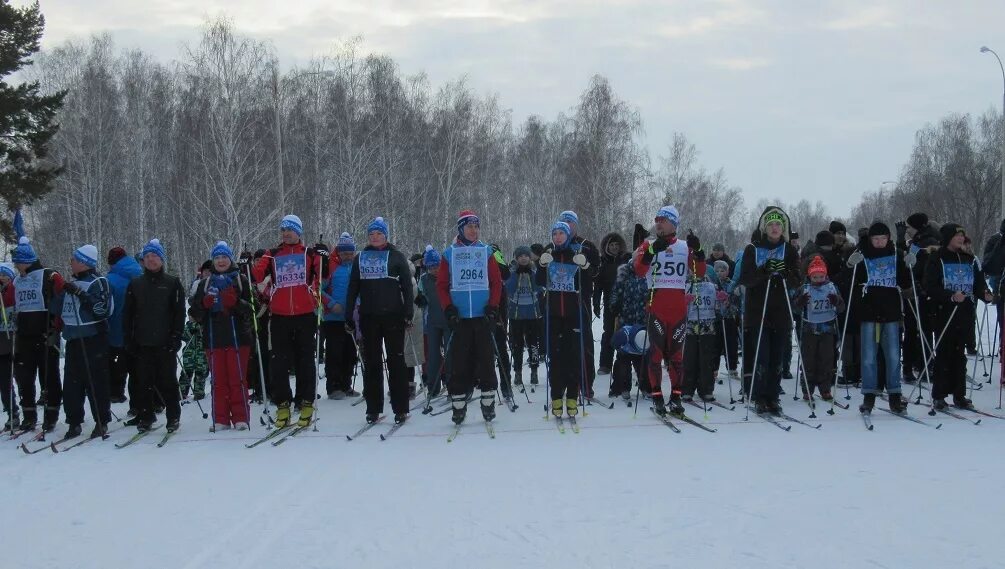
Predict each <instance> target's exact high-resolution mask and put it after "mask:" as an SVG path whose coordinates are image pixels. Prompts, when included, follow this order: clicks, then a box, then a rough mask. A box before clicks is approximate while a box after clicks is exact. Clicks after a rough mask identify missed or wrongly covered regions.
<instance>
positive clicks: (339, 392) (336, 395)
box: [328, 389, 345, 401]
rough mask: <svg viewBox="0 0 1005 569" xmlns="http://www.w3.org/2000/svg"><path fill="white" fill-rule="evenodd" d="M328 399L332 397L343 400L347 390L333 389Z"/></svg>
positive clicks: (335, 399)
mask: <svg viewBox="0 0 1005 569" xmlns="http://www.w3.org/2000/svg"><path fill="white" fill-rule="evenodd" d="M328 399H331V400H332V401H341V400H343V399H345V391H342V390H341V389H336V390H335V391H332V392H331V393H329V394H328Z"/></svg>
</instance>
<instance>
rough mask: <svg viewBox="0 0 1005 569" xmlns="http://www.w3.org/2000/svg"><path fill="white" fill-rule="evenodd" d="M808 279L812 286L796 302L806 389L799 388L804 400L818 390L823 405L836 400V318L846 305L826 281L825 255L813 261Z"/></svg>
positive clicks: (807, 271)
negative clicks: (833, 389) (800, 314)
mask: <svg viewBox="0 0 1005 569" xmlns="http://www.w3.org/2000/svg"><path fill="white" fill-rule="evenodd" d="M806 277H807V278H808V279H809V281H810V282H809V284H806V285H804V286H803V288H802V291H801V293H800V294H799V295H798V296H797V297H796V299H795V302H794V303H795V305H796V308H798V309H799V310H800V311H802V312H803V329H802V336H801V338H800V345H801V346H802V349H803V362H804V363H803V374H804V376H805V378H806V385H800V388H802V390H803V399H804V400H807V401H808V400H810V399H811V398H812V397H813V392H814V390H816V391H819V393H820V397H821V398H822V399H823V400H824V401H830V400H831V399H833V398H834V396H833V395H832V394H831V382H832V378H833V376H834V354H835V349H836V345H837V341H836V336H837V334H839V333H840V329H839V328H838V320H837V317H838V314H839V313H840V312H843V311H844V307H845V304H844V300H842V298H841V295H840V294H839V292H838V289H837V287H836V286H834V283H832V282H830V279H828V278H827V263H826V261H824V258H823V256H822V255H820V254H815V255H814V256H813V257H812V258H811V260H810V264H809V267H808V268H807V270H806ZM807 387H808V388H809V390H807Z"/></svg>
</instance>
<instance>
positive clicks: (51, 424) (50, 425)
mask: <svg viewBox="0 0 1005 569" xmlns="http://www.w3.org/2000/svg"><path fill="white" fill-rule="evenodd" d="M57 422H59V409H46V410H45V413H43V414H42V430H43V431H45V432H46V433H51V432H52V431H54V430H55V429H56V423H57Z"/></svg>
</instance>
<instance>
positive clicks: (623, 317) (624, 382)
mask: <svg viewBox="0 0 1005 569" xmlns="http://www.w3.org/2000/svg"><path fill="white" fill-rule="evenodd" d="M648 292H649V286H648V284H647V283H646V278H645V277H640V276H638V275H636V274H635V270H634V269H633V268H632V265H631V263H630V262H629V263H625V264H623V265H621V266H619V267H618V274H617V277H616V278H615V279H614V286H613V287H612V288H611V297H610V302H609V304H608V306H609V307H610V310H611V313H612V314H613V315H614V328H615V334H614V337H612V338H611V344H612V345H613V346H614V349H615V350H617V355H616V356H615V359H614V369H613V370H612V372H611V390H610V392H608V396H609V397H611V398H614V397H618V396H620V397H621V398H623V399H625V400H626V401H627V400H628V399H629V398H630V397H631V393H632V370H633V369H634V370H635V377H636V379H637V381H638V384H639V389H640V390H642V391H643V392H644V393H648V392H649V390H650V388H649V378H648V377H647V376H646V365H645V358H644V357H643V354H644V353H645V349H648V343H649V339H648V337H646V338H645V344H646V347H645V348H639V347H640V346H642V343H635V344H632V343H631V342H630V340H631V339H632V338H633V337H634V334H633V333H630V332H625V333H624V334H622V335H621V336H619V334H620V333H621V331H622V330H625V329H626V328H629V329H632V330H636V331H642V332H643V334H645V328H646V298H647V296H648V295H647V293H648ZM619 338H620V340H619ZM630 346H635V347H636V348H639V349H637V350H636V349H630Z"/></svg>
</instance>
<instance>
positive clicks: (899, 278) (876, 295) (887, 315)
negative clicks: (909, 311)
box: [849, 239, 911, 323]
mask: <svg viewBox="0 0 1005 569" xmlns="http://www.w3.org/2000/svg"><path fill="white" fill-rule="evenodd" d="M861 251H862V255H863V256H864V257H865V260H863V261H862V262H861V263H859V264H858V267H857V269H856V270H855V288H854V289H853V290H852V292H851V294H852V295H853V296H849V298H853V299H854V300H853V301H852V304H853V305H852V310H855V311H856V312H857V317H856V318H855V319H854V320H855V321H857V322H859V323H861V322H899V321H901V320H903V318H904V307H903V304H902V302H901V291H902V290H909V289H910V288H911V273H910V272H909V270H908V268H907V265H905V264H904V255H903V253H901V252H899V251H897V249H896V248H895V247H894V245H893V242H890V243H888V244H887V246H886V247H885V248H883V249H876V248H874V247H873V246H872V243H871V242H870V241H869V240H868V239H866V240H864V241H863V242H862V245H861Z"/></svg>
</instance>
